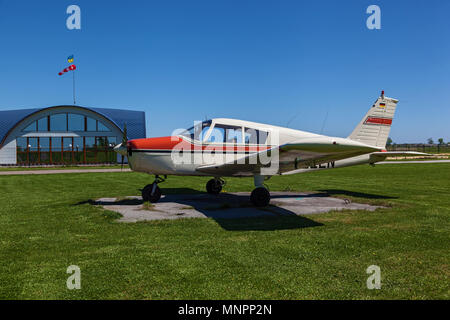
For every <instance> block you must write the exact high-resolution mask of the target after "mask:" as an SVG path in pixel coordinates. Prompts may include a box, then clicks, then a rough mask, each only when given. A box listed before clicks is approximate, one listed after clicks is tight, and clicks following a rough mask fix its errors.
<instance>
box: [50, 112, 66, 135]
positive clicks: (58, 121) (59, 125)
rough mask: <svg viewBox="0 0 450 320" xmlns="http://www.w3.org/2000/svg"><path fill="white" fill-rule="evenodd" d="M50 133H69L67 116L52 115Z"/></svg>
mask: <svg viewBox="0 0 450 320" xmlns="http://www.w3.org/2000/svg"><path fill="white" fill-rule="evenodd" d="M50 131H67V114H65V113H59V114H53V115H51V116H50Z"/></svg>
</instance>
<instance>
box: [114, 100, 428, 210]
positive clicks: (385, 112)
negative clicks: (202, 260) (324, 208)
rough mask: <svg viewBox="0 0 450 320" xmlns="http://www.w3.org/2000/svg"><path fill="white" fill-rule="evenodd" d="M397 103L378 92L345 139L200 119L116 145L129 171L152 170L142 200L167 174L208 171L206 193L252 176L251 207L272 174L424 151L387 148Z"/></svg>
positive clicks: (259, 202)
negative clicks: (228, 179) (226, 181)
mask: <svg viewBox="0 0 450 320" xmlns="http://www.w3.org/2000/svg"><path fill="white" fill-rule="evenodd" d="M397 103H398V100H396V99H393V98H388V97H385V96H384V91H382V92H381V96H380V97H379V98H378V99H377V100H376V101H375V103H374V104H373V105H372V106H371V107H370V109H369V111H368V112H367V114H366V115H365V116H364V117H363V118H362V120H361V121H360V122H359V124H358V125H357V126H356V128H355V129H354V130H353V132H352V133H351V134H350V136H348V137H347V138H338V137H329V136H324V135H320V134H315V133H310V132H305V131H300V130H294V129H290V128H283V127H278V126H272V125H268V124H262V123H255V122H249V121H243V120H235V119H223V118H220V119H212V120H208V121H203V122H198V123H196V124H195V125H194V126H193V127H192V128H190V129H187V130H179V131H178V132H175V134H173V135H172V136H168V137H158V138H147V139H135V140H130V141H127V139H126V138H125V137H124V141H123V143H122V144H119V145H118V146H116V147H115V149H114V150H115V151H116V152H117V153H119V154H121V155H123V156H127V157H128V163H129V165H130V167H131V169H132V170H133V171H138V172H145V173H149V174H154V175H155V180H154V182H153V183H151V184H149V185H147V186H146V187H145V188H144V189H143V190H142V198H143V200H144V201H150V202H157V201H158V200H159V199H160V197H161V190H160V188H159V187H158V183H160V182H162V181H164V180H165V178H166V176H167V175H182V176H212V177H213V179H211V180H209V181H208V183H207V184H206V190H207V192H208V193H210V194H218V193H220V191H221V190H222V186H223V185H224V181H223V180H222V179H221V177H243V176H253V177H254V184H255V189H254V190H253V191H252V193H251V196H250V199H251V201H252V203H253V204H254V205H255V206H266V205H268V204H269V202H270V193H269V191H268V190H267V188H265V187H264V180H267V179H268V178H270V177H271V176H273V175H289V174H295V173H301V172H308V171H313V170H325V169H333V168H339V167H346V166H353V165H359V164H371V165H374V164H375V163H376V162H379V161H382V160H384V159H386V157H388V156H393V155H405V154H416V155H424V153H419V152H388V151H386V149H385V146H386V141H387V139H388V135H389V131H390V128H391V124H392V119H393V117H394V113H395V109H396V106H397ZM161 176H163V177H164V178H162V177H161Z"/></svg>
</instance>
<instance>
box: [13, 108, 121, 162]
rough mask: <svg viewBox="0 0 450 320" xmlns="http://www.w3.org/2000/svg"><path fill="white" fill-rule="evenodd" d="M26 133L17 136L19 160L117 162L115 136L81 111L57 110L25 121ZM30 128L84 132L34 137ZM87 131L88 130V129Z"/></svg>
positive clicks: (37, 130)
mask: <svg viewBox="0 0 450 320" xmlns="http://www.w3.org/2000/svg"><path fill="white" fill-rule="evenodd" d="M22 131H23V132H26V133H28V135H29V137H19V138H17V141H16V142H17V151H16V152H17V163H18V164H25V165H29V164H78V163H116V162H117V154H116V153H115V152H114V150H113V148H114V147H115V146H116V143H117V141H116V140H117V139H116V137H108V136H106V135H105V133H106V132H111V130H110V129H109V128H108V127H107V126H106V125H105V124H104V123H102V122H101V121H100V120H96V119H94V118H91V117H89V116H85V115H83V114H77V113H71V112H59V113H54V114H50V115H48V116H45V117H42V118H40V119H38V120H36V121H33V122H31V123H30V124H28V125H27V126H26V127H25V128H24V129H23V130H22ZM33 132H39V133H42V132H78V133H81V132H84V134H81V135H85V134H87V135H89V136H77V137H64V136H63V135H64V134H61V135H59V134H58V133H56V135H57V136H56V137H33V136H32V135H33ZM88 132H90V133H88Z"/></svg>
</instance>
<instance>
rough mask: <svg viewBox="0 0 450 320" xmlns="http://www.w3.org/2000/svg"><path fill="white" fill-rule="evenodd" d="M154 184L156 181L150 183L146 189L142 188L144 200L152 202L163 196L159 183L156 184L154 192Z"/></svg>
mask: <svg viewBox="0 0 450 320" xmlns="http://www.w3.org/2000/svg"><path fill="white" fill-rule="evenodd" d="M153 185H154V183H152V184H148V185H146V186H145V188H144V189H142V200H143V201H144V202H146V201H150V202H151V203H155V202H158V200H159V199H160V198H161V189H160V188H159V187H158V185H156V188H155V191H154V192H153V194H152V190H153Z"/></svg>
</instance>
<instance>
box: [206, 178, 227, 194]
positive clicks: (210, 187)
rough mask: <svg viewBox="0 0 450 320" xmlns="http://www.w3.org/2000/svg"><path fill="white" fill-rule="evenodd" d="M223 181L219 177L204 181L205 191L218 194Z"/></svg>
mask: <svg viewBox="0 0 450 320" xmlns="http://www.w3.org/2000/svg"><path fill="white" fill-rule="evenodd" d="M222 185H223V181H222V180H219V179H211V180H209V181H208V183H206V191H207V192H208V193H209V194H219V193H220V191H222Z"/></svg>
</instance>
